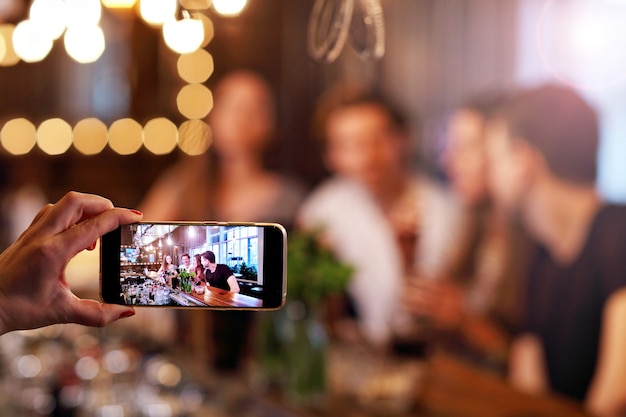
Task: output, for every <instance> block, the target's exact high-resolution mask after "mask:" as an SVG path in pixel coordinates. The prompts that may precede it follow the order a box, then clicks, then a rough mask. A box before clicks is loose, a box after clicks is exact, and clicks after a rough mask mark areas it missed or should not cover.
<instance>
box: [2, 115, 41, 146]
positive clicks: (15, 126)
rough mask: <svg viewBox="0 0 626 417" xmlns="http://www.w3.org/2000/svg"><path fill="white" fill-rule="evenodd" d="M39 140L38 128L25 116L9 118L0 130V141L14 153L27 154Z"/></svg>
mask: <svg viewBox="0 0 626 417" xmlns="http://www.w3.org/2000/svg"><path fill="white" fill-rule="evenodd" d="M36 141H37V129H35V125H33V124H32V123H31V122H30V121H29V120H26V119H24V118H19V119H13V120H9V121H8V122H6V123H5V124H4V126H3V127H2V130H0V143H1V144H2V147H3V148H4V149H6V151H7V152H8V153H10V154H12V155H25V154H27V153H28V152H30V150H31V149H33V146H35V143H36Z"/></svg>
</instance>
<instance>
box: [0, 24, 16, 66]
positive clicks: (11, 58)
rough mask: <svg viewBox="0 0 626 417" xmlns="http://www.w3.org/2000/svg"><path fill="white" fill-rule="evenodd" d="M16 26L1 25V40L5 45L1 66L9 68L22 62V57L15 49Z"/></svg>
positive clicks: (0, 59) (0, 60)
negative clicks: (14, 32) (14, 33)
mask: <svg viewBox="0 0 626 417" xmlns="http://www.w3.org/2000/svg"><path fill="white" fill-rule="evenodd" d="M14 29H15V25H9V24H7V25H0V38H2V43H3V44H4V48H5V49H4V54H3V56H1V57H0V66H3V67H8V66H11V65H15V64H17V63H18V62H20V57H19V56H17V54H16V53H15V49H14V48H13V30H14Z"/></svg>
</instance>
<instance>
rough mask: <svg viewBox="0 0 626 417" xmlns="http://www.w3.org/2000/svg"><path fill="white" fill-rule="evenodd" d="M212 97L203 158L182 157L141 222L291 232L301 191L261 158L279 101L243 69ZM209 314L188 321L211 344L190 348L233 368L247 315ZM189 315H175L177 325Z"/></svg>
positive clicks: (154, 192)
mask: <svg viewBox="0 0 626 417" xmlns="http://www.w3.org/2000/svg"><path fill="white" fill-rule="evenodd" d="M213 98H214V105H213V109H212V110H211V113H210V114H209V117H208V123H209V125H210V126H211V130H212V133H213V137H212V146H211V148H210V149H209V151H208V152H207V153H205V154H204V155H202V156H196V157H186V158H183V159H181V161H180V162H179V163H178V164H176V165H175V166H174V167H173V168H172V169H171V170H170V171H168V172H166V173H165V174H164V175H163V177H162V178H160V179H159V180H158V181H157V182H156V183H155V185H154V186H153V188H152V189H151V190H150V191H149V192H148V194H147V196H146V198H145V199H144V201H143V204H142V205H141V209H142V210H143V212H144V214H145V217H146V218H147V219H151V220H179V219H184V220H199V221H202V220H218V221H230V222H236V221H243V222H277V223H281V224H283V225H285V226H287V227H288V226H289V225H290V224H291V223H292V220H293V216H294V213H295V211H296V208H297V207H298V205H299V203H300V200H301V198H302V196H303V194H304V190H303V188H302V187H300V185H299V184H298V183H297V182H295V181H293V180H291V179H289V178H287V177H284V176H282V175H279V174H277V173H275V172H271V171H270V170H269V169H267V168H266V166H265V162H264V157H265V154H266V152H267V151H268V149H269V147H270V145H271V144H272V140H273V138H274V135H275V133H276V132H275V131H276V102H275V99H274V95H273V93H272V90H271V88H270V87H269V85H268V83H267V82H266V81H265V80H264V79H263V78H261V77H260V76H259V75H257V74H255V73H253V72H251V71H245V70H240V71H235V72H232V73H230V74H228V75H226V76H225V77H223V78H222V79H221V80H220V81H219V83H218V84H217V85H216V87H215V88H214V89H213ZM165 197H166V198H165ZM199 264H200V263H199ZM200 265H201V264H200ZM207 316H208V315H206V314H203V316H202V317H194V320H193V323H191V325H193V326H197V327H198V328H196V329H195V333H197V334H201V335H206V336H207V339H208V340H197V341H195V342H193V343H194V345H196V348H197V350H198V351H202V352H204V351H212V353H213V358H212V362H213V365H214V366H215V367H216V368H218V369H224V370H234V369H237V368H238V367H239V365H240V362H241V361H240V358H241V357H242V356H244V355H245V351H244V349H245V348H246V346H247V345H249V343H248V338H249V327H250V321H251V320H252V315H251V314H250V313H249V312H242V311H237V312H220V311H214V312H211V315H210V316H209V317H210V319H211V320H212V321H213V322H212V323H210V324H208V323H207V324H204V323H203V322H204V321H205V320H206V319H207ZM186 317H187V316H182V317H179V321H184V320H185V319H186ZM205 326H208V327H209V328H210V331H208V332H207V331H206V328H205ZM180 327H181V328H184V327H185V326H184V324H183V325H181V326H180ZM206 345H209V346H210V347H207V346H206Z"/></svg>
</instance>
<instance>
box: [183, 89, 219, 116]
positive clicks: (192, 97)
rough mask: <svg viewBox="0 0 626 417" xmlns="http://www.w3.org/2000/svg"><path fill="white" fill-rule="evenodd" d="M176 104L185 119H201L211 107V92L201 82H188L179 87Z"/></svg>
mask: <svg viewBox="0 0 626 417" xmlns="http://www.w3.org/2000/svg"><path fill="white" fill-rule="evenodd" d="M176 104H177V105H178V111H179V112H180V114H182V115H183V116H185V117H186V118H187V119H202V118H203V117H205V116H206V115H207V114H209V112H210V111H211V109H212V108H213V94H212V93H211V90H209V89H208V88H207V87H206V86H204V85H202V84H188V85H186V86H184V87H183V88H181V90H180V92H179V93H178V96H177V97H176Z"/></svg>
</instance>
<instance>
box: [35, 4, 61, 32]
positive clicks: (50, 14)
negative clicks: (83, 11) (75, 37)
mask: <svg viewBox="0 0 626 417" xmlns="http://www.w3.org/2000/svg"><path fill="white" fill-rule="evenodd" d="M30 20H31V21H33V22H34V24H35V25H37V26H38V27H39V28H40V29H41V30H42V31H44V32H45V33H46V35H47V36H49V37H50V38H52V39H59V38H60V37H61V35H62V34H63V31H64V30H65V22H66V9H65V2H64V1H63V0H35V1H33V4H31V6H30Z"/></svg>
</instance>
